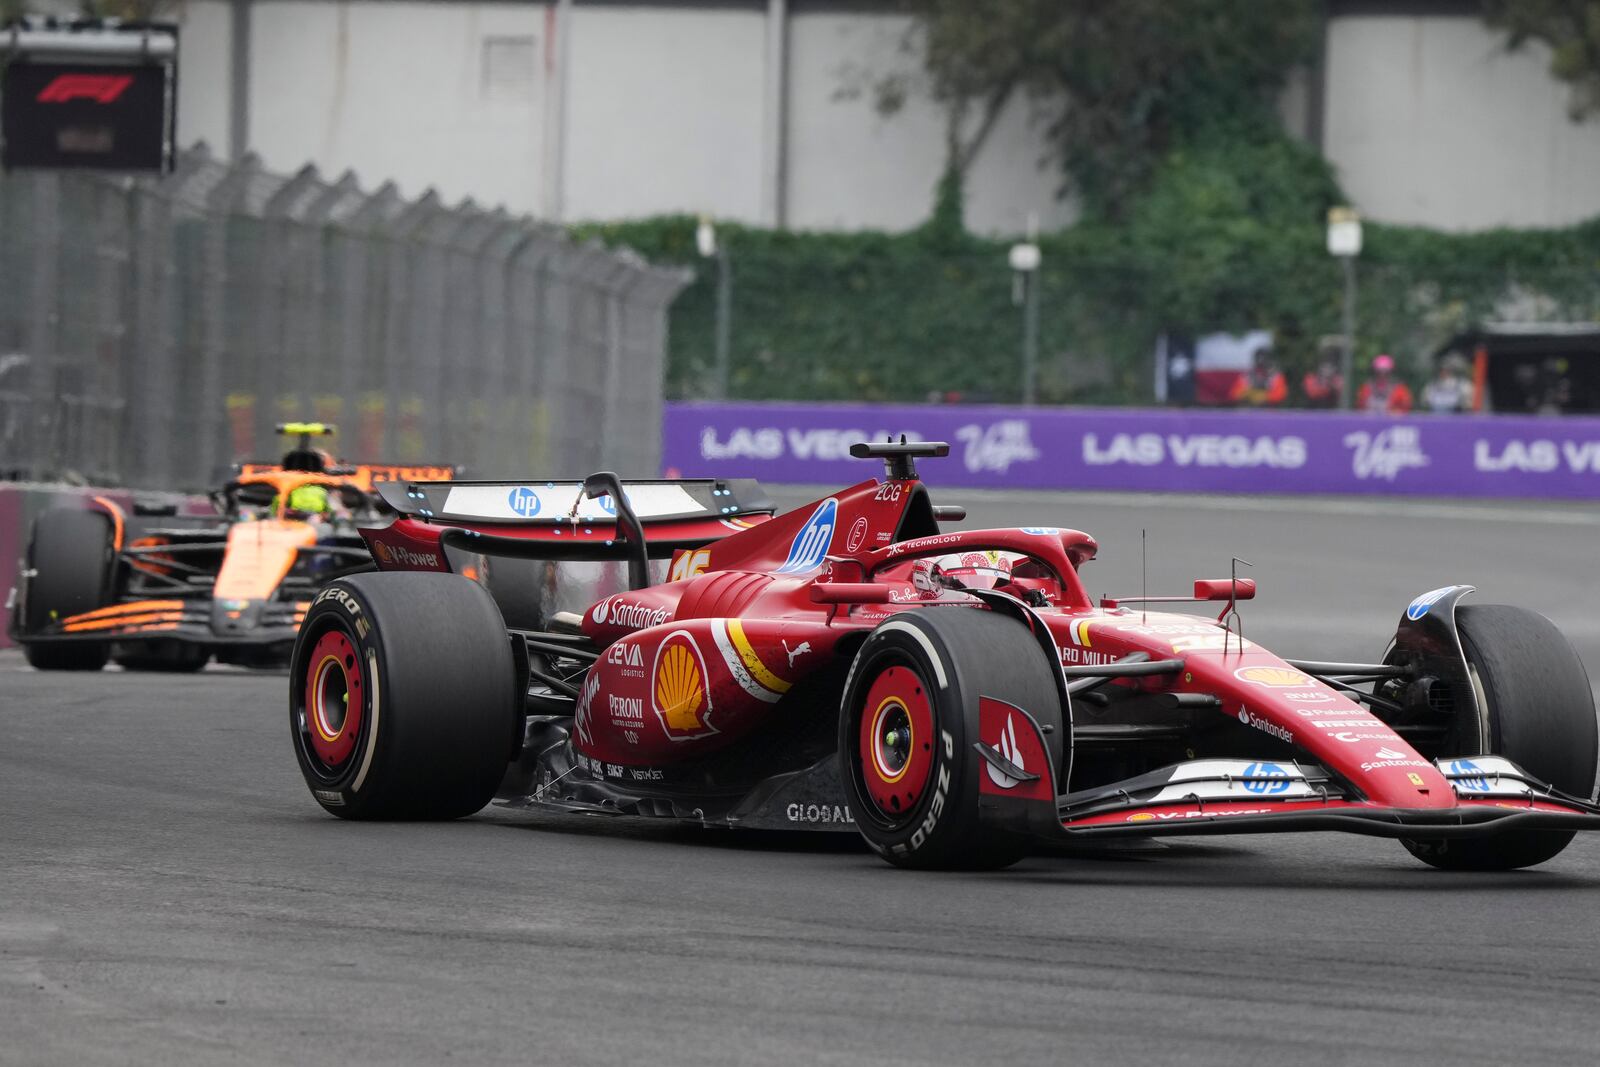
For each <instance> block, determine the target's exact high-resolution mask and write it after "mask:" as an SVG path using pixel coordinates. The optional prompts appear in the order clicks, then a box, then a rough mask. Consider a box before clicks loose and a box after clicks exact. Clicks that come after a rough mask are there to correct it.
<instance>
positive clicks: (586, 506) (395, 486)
mask: <svg viewBox="0 0 1600 1067" xmlns="http://www.w3.org/2000/svg"><path fill="white" fill-rule="evenodd" d="M376 489H377V492H378V494H379V495H380V496H381V497H382V498H383V502H384V503H385V504H387V505H389V506H390V507H391V508H393V509H394V510H395V511H398V512H399V513H400V514H402V515H405V516H408V517H410V518H413V519H417V520H419V521H422V522H429V523H443V524H448V525H460V526H468V527H472V526H480V525H488V526H496V527H504V526H529V527H546V528H549V527H561V526H572V525H577V524H612V523H615V522H616V518H617V507H616V504H615V502H613V501H612V499H611V497H610V496H600V497H597V498H596V499H593V500H590V499H587V498H585V496H584V492H583V482H581V481H560V482H531V481H530V482H475V481H473V482H449V481H423V480H407V481H396V482H380V483H379V484H378V485H377V487H376ZM622 491H623V493H624V494H626V495H627V498H628V503H629V504H631V505H632V507H633V511H634V514H636V515H637V516H638V517H639V521H640V522H641V523H643V524H644V525H645V526H646V527H649V526H652V525H656V524H665V523H682V522H694V521H696V520H701V521H712V522H721V523H723V524H724V525H725V526H726V527H732V528H735V529H737V528H739V527H740V526H741V525H742V524H740V523H738V522H736V521H735V520H737V519H740V518H745V517H749V516H760V517H762V518H766V517H768V516H770V515H771V514H772V513H773V512H774V511H776V510H777V507H776V505H775V504H773V502H772V501H771V500H770V499H769V498H768V497H767V494H766V491H765V490H763V489H762V488H761V486H760V485H759V484H758V483H757V482H756V481H755V479H753V478H732V479H720V478H695V479H684V478H679V479H670V480H661V479H656V480H640V481H632V480H630V481H627V482H624V483H623V484H622ZM724 532H726V531H724Z"/></svg>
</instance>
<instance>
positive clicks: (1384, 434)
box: [662, 403, 1600, 500]
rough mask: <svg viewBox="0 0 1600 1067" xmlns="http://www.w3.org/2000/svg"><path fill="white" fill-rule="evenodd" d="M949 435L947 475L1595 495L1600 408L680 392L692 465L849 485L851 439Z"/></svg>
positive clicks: (1110, 484) (1042, 484) (997, 484)
mask: <svg viewBox="0 0 1600 1067" xmlns="http://www.w3.org/2000/svg"><path fill="white" fill-rule="evenodd" d="M902 433H903V434H906V435H907V436H908V437H909V438H911V439H912V440H929V441H948V442H949V443H950V445H951V454H950V458H949V459H946V460H929V461H927V462H926V464H925V466H924V469H923V473H924V474H925V475H926V476H927V477H928V479H929V481H930V482H932V483H934V484H937V485H951V486H971V487H980V488H985V487H987V488H997V489H1067V490H1071V489H1087V490H1128V491H1144V492H1189V493H1215V492H1222V493H1349V494H1370V493H1379V494H1385V495H1398V496H1442V497H1501V498H1549V499H1570V500H1600V418H1583V417H1568V418H1554V417H1552V418H1538V417H1520V416H1509V415H1488V416H1470V415H1418V416H1410V417H1405V418H1388V417H1385V416H1382V415H1361V414H1338V413H1323V412H1293V413H1283V412H1252V411H1202V410H1195V409H1188V410H1173V409H1140V408H1037V407H1035V408H1029V407H1001V406H979V405H896V406H888V405H883V406H878V405H874V406H866V405H858V404H781V403H772V404H750V403H745V404H736V403H726V404H719V403H672V404H668V405H667V410H666V417H665V421H664V425H663V446H662V466H663V468H664V469H665V470H666V471H668V472H669V473H671V474H674V475H682V476H684V477H697V476H698V477H705V476H719V477H755V478H760V479H762V480H763V481H766V482H769V483H773V484H782V483H790V484H808V485H848V484H852V483H854V482H857V481H860V480H862V479H863V478H868V477H871V476H873V475H875V474H877V473H879V471H877V470H875V469H874V467H872V466H869V465H868V464H866V463H863V462H861V461H859V460H852V459H851V458H850V454H849V448H850V445H851V444H852V443H854V442H856V441H864V440H879V441H881V440H883V439H884V438H885V437H886V436H890V435H894V436H898V435H899V434H902Z"/></svg>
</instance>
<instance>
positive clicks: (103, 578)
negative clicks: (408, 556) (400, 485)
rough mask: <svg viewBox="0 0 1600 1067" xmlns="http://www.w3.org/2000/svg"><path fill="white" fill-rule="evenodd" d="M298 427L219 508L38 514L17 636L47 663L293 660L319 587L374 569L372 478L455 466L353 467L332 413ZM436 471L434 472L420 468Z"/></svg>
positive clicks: (46, 666) (100, 500)
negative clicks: (322, 440) (338, 457)
mask: <svg viewBox="0 0 1600 1067" xmlns="http://www.w3.org/2000/svg"><path fill="white" fill-rule="evenodd" d="M278 432H279V433H280V434H287V435H291V436H295V437H297V438H298V442H297V443H296V445H295V447H294V448H292V449H291V450H290V451H289V452H288V453H287V454H286V455H285V456H284V457H283V461H282V462H281V463H278V464H243V465H240V466H239V467H237V468H236V469H235V472H234V475H233V477H232V479H231V480H230V481H229V482H228V483H227V484H226V485H224V486H223V487H222V488H221V489H219V490H217V491H216V492H214V493H213V494H211V497H212V502H213V505H214V507H215V513H214V514H210V515H196V516H188V515H179V514H178V508H177V507H176V506H174V505H172V504H166V505H161V506H151V505H144V504H139V503H135V504H134V506H133V513H132V514H131V515H130V514H127V513H126V512H125V511H124V510H123V509H122V508H121V507H119V506H118V505H117V504H116V503H114V502H113V501H111V500H109V499H107V498H105V497H94V498H92V499H91V501H90V506H89V507H88V508H86V509H82V510H80V509H66V508H61V509H56V510H52V511H48V512H46V513H44V514H43V515H41V516H40V517H39V518H38V519H37V520H36V521H35V522H34V524H33V530H32V533H31V535H30V537H29V540H28V549H27V555H26V557H25V559H24V561H23V566H22V572H21V580H20V581H19V583H18V586H17V588H16V589H14V590H13V591H12V593H11V597H10V605H9V607H10V625H11V635H12V638H13V639H14V640H15V641H16V642H17V643H18V644H20V645H22V647H23V649H24V651H25V652H26V654H27V657H28V662H29V663H31V664H33V665H34V666H35V667H37V668H39V669H40V670H91V671H92V670H99V669H100V668H101V667H103V666H105V664H106V662H107V660H113V659H114V660H115V661H116V662H117V663H119V664H121V665H122V666H124V667H126V668H129V669H133V670H166V671H194V670H199V669H200V668H201V667H203V666H205V664H206V663H207V662H208V661H209V660H210V659H211V657H212V656H213V655H215V656H216V658H217V660H218V662H221V663H233V664H239V665H241V666H248V667H273V666H281V665H282V664H284V663H286V662H287V661H288V657H289V652H290V650H291V648H292V647H293V643H294V636H295V632H296V631H297V630H298V629H299V626H300V620H301V619H302V618H303V617H304V616H305V612H306V607H307V606H308V604H309V603H310V601H311V598H312V597H313V596H314V595H315V594H316V592H317V590H318V589H319V588H321V587H322V586H323V585H325V584H326V583H328V582H330V581H332V580H334V579H335V578H342V577H344V576H346V575H349V574H353V573H355V572H357V571H365V570H371V569H373V563H372V555H371V553H370V552H369V551H368V549H367V547H366V545H365V544H364V543H363V541H362V540H361V536H360V534H359V533H357V532H356V523H358V522H371V521H372V520H373V519H374V518H376V517H377V513H378V511H379V510H380V509H381V508H382V507H383V504H382V503H381V499H380V498H379V497H378V495H377V494H376V493H374V492H373V491H372V487H373V483H374V481H379V480H386V479H393V478H403V479H416V478H421V477H446V476H448V473H447V472H449V471H450V470H451V468H449V467H387V466H353V467H344V466H338V465H336V464H335V463H334V461H333V460H332V458H331V457H330V456H329V455H328V454H327V453H326V452H324V451H322V450H320V449H315V448H312V447H311V441H312V438H315V437H322V436H325V435H328V434H331V433H333V432H334V428H333V427H332V426H329V425H326V424H324V423H285V424H283V425H280V426H279V427H278ZM424 472H431V473H424Z"/></svg>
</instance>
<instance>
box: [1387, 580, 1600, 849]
mask: <svg viewBox="0 0 1600 1067" xmlns="http://www.w3.org/2000/svg"><path fill="white" fill-rule="evenodd" d="M1456 627H1457V630H1458V631H1459V633H1460V635H1461V647H1462V650H1463V651H1464V652H1465V653H1466V657H1467V666H1468V668H1469V669H1470V671H1471V673H1472V674H1473V675H1474V682H1475V688H1476V689H1477V690H1478V696H1479V700H1480V702H1481V703H1482V705H1483V707H1484V716H1483V719H1482V720H1481V721H1480V722H1479V723H1478V724H1476V728H1471V727H1469V728H1466V729H1461V730H1459V731H1458V736H1462V737H1479V738H1480V740H1479V745H1478V751H1479V752H1482V753H1483V754H1485V755H1495V756H1504V757H1505V758H1506V759H1509V760H1511V761H1512V762H1513V763H1515V764H1517V765H1518V766H1519V767H1521V768H1522V769H1523V770H1525V771H1527V772H1528V774H1529V775H1530V776H1532V777H1534V778H1537V779H1539V780H1540V781H1542V782H1547V783H1549V784H1550V785H1553V786H1555V787H1556V788H1557V789H1559V790H1561V791H1562V792H1563V793H1567V794H1570V795H1572V796H1577V797H1583V798H1585V799H1587V798H1588V797H1589V795H1590V792H1591V790H1592V789H1593V788H1594V781H1595V740H1596V726H1595V708H1594V696H1593V693H1592V692H1591V690H1590V688H1589V676H1588V674H1587V673H1586V672H1585V671H1584V669H1583V662H1582V661H1581V660H1579V659H1578V654H1577V652H1575V651H1574V650H1573V648H1572V645H1571V644H1570V643H1569V642H1568V641H1567V639H1566V637H1565V636H1564V635H1563V634H1562V633H1561V631H1560V630H1558V629H1556V627H1555V624H1554V623H1552V622H1551V621H1550V620H1549V619H1547V618H1545V617H1544V616H1543V615H1540V614H1537V613H1536V612H1532V611H1527V610H1525V609H1523V608H1513V607H1506V606H1504V605H1500V604H1485V605H1474V606H1471V607H1461V608H1459V609H1457V611H1456ZM1473 754H1475V753H1462V755H1473ZM1572 837H1573V832H1572V831H1571V830H1508V831H1505V832H1504V833H1500V834H1495V835H1493V836H1490V837H1477V838H1443V839H1433V840H1427V839H1418V840H1411V839H1403V840H1402V841H1401V843H1402V844H1403V845H1405V847H1406V849H1407V850H1408V851H1409V852H1410V853H1411V854H1412V855H1413V856H1415V857H1417V858H1418V859H1420V860H1422V861H1423V862H1424V863H1429V864H1432V865H1433V866H1435V867H1441V868H1443V869H1445V870H1452V871H1509V870H1515V869H1516V868H1519V867H1532V866H1534V865H1535V864H1539V863H1543V862H1544V861H1545V860H1548V859H1550V858H1551V857H1553V856H1555V855H1556V854H1557V853H1558V852H1560V851H1561V850H1562V849H1564V848H1566V847H1567V843H1568V842H1569V841H1571V840H1572Z"/></svg>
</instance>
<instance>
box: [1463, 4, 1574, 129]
mask: <svg viewBox="0 0 1600 1067" xmlns="http://www.w3.org/2000/svg"><path fill="white" fill-rule="evenodd" d="M1484 17H1485V18H1486V19H1487V20H1488V23H1489V25H1491V26H1493V27H1495V28H1497V29H1500V30H1503V31H1505V34H1506V45H1507V47H1509V48H1511V49H1513V50H1515V49H1518V48H1522V47H1523V46H1525V45H1526V44H1527V43H1528V42H1529V41H1542V42H1543V43H1545V44H1546V45H1548V46H1549V47H1550V73H1551V74H1553V75H1555V77H1557V78H1559V79H1560V80H1561V81H1564V82H1566V83H1567V84H1568V85H1570V86H1571V87H1572V95H1571V98H1570V99H1569V100H1568V102H1567V110H1568V112H1569V113H1570V114H1571V115H1572V118H1573V119H1574V120H1575V121H1576V120H1581V119H1584V118H1587V117H1588V116H1590V115H1593V114H1596V113H1600V0H1484Z"/></svg>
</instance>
